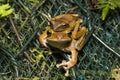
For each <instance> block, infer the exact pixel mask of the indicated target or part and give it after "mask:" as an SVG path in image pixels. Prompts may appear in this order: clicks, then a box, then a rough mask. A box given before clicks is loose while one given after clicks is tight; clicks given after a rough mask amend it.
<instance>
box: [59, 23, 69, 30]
mask: <svg viewBox="0 0 120 80" xmlns="http://www.w3.org/2000/svg"><path fill="white" fill-rule="evenodd" d="M68 27H69V25H68V24H64V25H61V26H60V28H62V29H67V28H68Z"/></svg>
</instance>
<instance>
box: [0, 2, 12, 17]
mask: <svg viewBox="0 0 120 80" xmlns="http://www.w3.org/2000/svg"><path fill="white" fill-rule="evenodd" d="M13 11H14V9H13V8H11V7H10V5H9V4H4V5H1V6H0V17H5V16H8V15H9V14H11V13H12V12H13Z"/></svg>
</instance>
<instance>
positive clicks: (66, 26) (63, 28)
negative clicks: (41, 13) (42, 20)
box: [54, 24, 69, 31]
mask: <svg viewBox="0 0 120 80" xmlns="http://www.w3.org/2000/svg"><path fill="white" fill-rule="evenodd" d="M68 27H69V25H68V24H64V25H59V26H57V27H56V28H54V30H55V31H64V30H66V29H67V28H68Z"/></svg>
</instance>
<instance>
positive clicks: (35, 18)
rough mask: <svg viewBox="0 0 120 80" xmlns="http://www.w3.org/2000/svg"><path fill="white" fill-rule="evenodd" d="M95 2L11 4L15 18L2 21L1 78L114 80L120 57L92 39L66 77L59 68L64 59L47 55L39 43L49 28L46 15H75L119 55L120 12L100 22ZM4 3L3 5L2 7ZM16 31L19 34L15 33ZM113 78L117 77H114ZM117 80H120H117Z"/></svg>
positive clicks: (55, 0) (71, 0) (27, 1)
mask: <svg viewBox="0 0 120 80" xmlns="http://www.w3.org/2000/svg"><path fill="white" fill-rule="evenodd" d="M91 1H92V0H69V1H67V0H38V1H37V2H31V1H30V0H18V1H16V0H10V1H4V2H3V3H9V4H10V5H11V7H13V8H14V12H13V14H11V15H10V16H8V17H5V18H1V19H0V33H1V35H0V46H1V47H0V78H1V79H5V80H6V79H18V80H19V79H22V78H23V79H31V80H32V79H36V80H37V79H38V80H39V79H40V80H61V79H62V80H107V79H108V80H109V79H112V77H113V78H115V77H116V76H115V74H116V75H117V73H113V72H112V71H114V69H119V67H120V57H119V56H118V55H116V54H115V53H113V52H112V51H111V50H109V49H108V48H106V46H104V45H103V44H102V43H101V42H100V41H98V40H97V39H96V38H95V37H94V36H91V37H90V38H89V40H88V42H87V43H86V45H85V46H84V48H83V49H82V50H81V51H79V55H78V62H77V64H76V65H75V66H74V67H73V68H72V69H71V70H70V76H69V77H65V76H64V73H65V70H64V69H63V68H56V64H57V63H59V62H60V61H61V58H60V57H58V56H55V55H48V54H46V51H45V50H46V48H45V47H42V46H41V45H40V44H39V42H38V37H39V35H40V34H41V33H42V32H43V31H44V30H45V29H46V26H47V25H48V24H49V23H48V22H49V21H48V19H47V17H46V16H45V14H46V15H49V14H50V16H51V17H55V16H56V15H59V14H64V13H76V14H79V17H80V18H81V19H83V23H82V24H81V25H83V26H86V27H87V28H88V30H89V32H90V31H91V30H92V28H93V27H97V28H96V29H95V31H94V34H95V35H96V36H97V37H98V38H99V39H101V40H102V41H103V42H104V43H105V44H107V45H108V46H109V47H110V48H112V49H113V50H114V51H116V52H117V53H118V54H119V52H120V44H119V43H120V8H117V9H115V10H113V11H110V12H109V14H108V15H107V17H106V20H104V21H102V20H101V10H99V9H96V8H94V6H93V5H92V4H91ZM3 3H2V2H1V3H0V4H3ZM14 28H15V29H16V31H17V33H16V32H15V30H14ZM119 55H120V54H119ZM113 74H114V76H113ZM116 80H117V79H116Z"/></svg>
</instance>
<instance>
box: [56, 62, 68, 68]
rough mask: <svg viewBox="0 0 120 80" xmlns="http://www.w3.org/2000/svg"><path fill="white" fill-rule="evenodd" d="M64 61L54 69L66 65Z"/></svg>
mask: <svg viewBox="0 0 120 80" xmlns="http://www.w3.org/2000/svg"><path fill="white" fill-rule="evenodd" d="M66 63H67V62H66V60H63V61H62V63H60V64H57V65H56V67H57V68H59V67H60V66H65V65H66Z"/></svg>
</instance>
